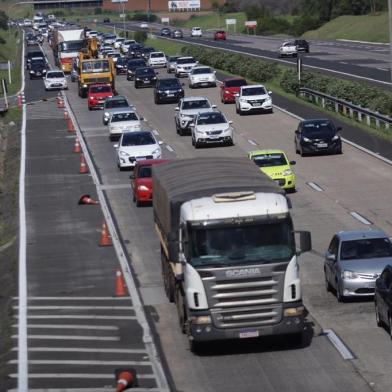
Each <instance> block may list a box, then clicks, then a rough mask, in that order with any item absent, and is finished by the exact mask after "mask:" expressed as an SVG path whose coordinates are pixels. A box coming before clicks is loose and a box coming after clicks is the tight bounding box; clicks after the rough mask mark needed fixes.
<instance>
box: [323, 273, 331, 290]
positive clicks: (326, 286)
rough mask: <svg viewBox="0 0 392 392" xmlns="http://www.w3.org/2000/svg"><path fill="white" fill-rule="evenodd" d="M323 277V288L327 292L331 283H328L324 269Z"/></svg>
mask: <svg viewBox="0 0 392 392" xmlns="http://www.w3.org/2000/svg"><path fill="white" fill-rule="evenodd" d="M324 279H325V290H326V291H327V293H329V292H330V291H331V283H329V281H328V279H327V275H326V273H325V271H324Z"/></svg>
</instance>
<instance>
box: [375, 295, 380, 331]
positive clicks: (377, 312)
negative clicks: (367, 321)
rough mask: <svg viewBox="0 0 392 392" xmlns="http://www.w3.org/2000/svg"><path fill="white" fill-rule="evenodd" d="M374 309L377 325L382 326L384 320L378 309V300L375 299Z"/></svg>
mask: <svg viewBox="0 0 392 392" xmlns="http://www.w3.org/2000/svg"><path fill="white" fill-rule="evenodd" d="M374 310H375V312H376V323H377V327H381V326H382V322H381V318H380V312H379V311H378V306H377V302H376V301H374Z"/></svg>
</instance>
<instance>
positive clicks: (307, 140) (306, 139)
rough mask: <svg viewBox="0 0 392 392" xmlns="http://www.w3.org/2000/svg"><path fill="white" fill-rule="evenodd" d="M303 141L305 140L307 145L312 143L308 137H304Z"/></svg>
mask: <svg viewBox="0 0 392 392" xmlns="http://www.w3.org/2000/svg"><path fill="white" fill-rule="evenodd" d="M302 140H303V141H304V142H306V143H309V142H310V139H308V138H307V137H304V138H303V139H302Z"/></svg>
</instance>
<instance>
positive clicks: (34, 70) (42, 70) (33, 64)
mask: <svg viewBox="0 0 392 392" xmlns="http://www.w3.org/2000/svg"><path fill="white" fill-rule="evenodd" d="M47 67H48V66H47V64H46V61H45V60H44V59H42V58H35V57H33V58H32V59H31V61H30V71H29V74H30V80H31V79H37V78H42V77H44V76H45V75H46V70H47Z"/></svg>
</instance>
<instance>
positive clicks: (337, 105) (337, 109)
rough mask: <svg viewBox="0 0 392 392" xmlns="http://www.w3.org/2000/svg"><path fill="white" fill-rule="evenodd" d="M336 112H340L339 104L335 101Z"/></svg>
mask: <svg viewBox="0 0 392 392" xmlns="http://www.w3.org/2000/svg"><path fill="white" fill-rule="evenodd" d="M335 112H336V113H339V104H338V103H337V102H335Z"/></svg>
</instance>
